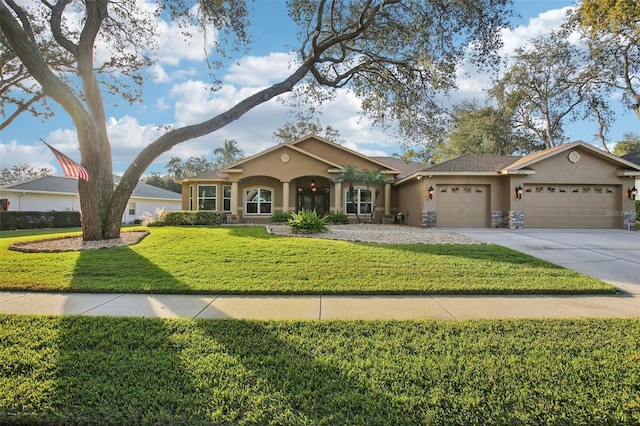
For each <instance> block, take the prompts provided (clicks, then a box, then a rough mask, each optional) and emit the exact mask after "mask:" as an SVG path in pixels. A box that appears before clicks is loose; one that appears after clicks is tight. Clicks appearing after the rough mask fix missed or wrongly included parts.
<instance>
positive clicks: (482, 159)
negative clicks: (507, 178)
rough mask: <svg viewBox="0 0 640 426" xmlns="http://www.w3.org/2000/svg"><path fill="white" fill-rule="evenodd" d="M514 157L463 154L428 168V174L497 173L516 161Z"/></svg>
mask: <svg viewBox="0 0 640 426" xmlns="http://www.w3.org/2000/svg"><path fill="white" fill-rule="evenodd" d="M519 159H520V157H518V156H514V155H479V154H463V155H461V156H460V157H456V158H454V159H451V160H448V161H445V162H443V163H440V164H436V165H435V166H431V167H429V169H428V170H429V171H430V172H452V173H454V172H472V173H473V172H477V173H481V172H498V171H499V170H502V169H504V168H505V167H507V166H509V165H511V164H513V163H515V162H516V161H518V160H519Z"/></svg>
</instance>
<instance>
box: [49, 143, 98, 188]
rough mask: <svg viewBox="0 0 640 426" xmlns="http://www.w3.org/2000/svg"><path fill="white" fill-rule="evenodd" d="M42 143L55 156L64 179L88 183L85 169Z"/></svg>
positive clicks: (87, 174) (87, 173)
mask: <svg viewBox="0 0 640 426" xmlns="http://www.w3.org/2000/svg"><path fill="white" fill-rule="evenodd" d="M40 140H42V139H40ZM42 142H43V143H44V144H45V145H46V146H48V147H49V149H50V150H51V152H53V155H55V156H56V159H57V160H58V162H59V163H60V167H62V172H63V173H64V175H65V176H66V177H77V178H78V179H82V180H86V181H87V182H89V172H88V171H87V169H85V168H84V167H82V166H81V165H80V164H78V163H76V162H75V161H73V160H72V159H71V158H69V157H67V156H66V155H64V154H63V153H61V152H60V151H58V150H57V149H55V148H54V147H52V146H51V145H49V144H48V143H46V142H45V141H42Z"/></svg>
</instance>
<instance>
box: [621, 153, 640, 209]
mask: <svg viewBox="0 0 640 426" xmlns="http://www.w3.org/2000/svg"><path fill="white" fill-rule="evenodd" d="M620 158H622V159H623V160H627V161H629V162H631V163H633V164H637V165H638V166H640V151H636V152H632V153H630V154H626V155H623V156H622V157H620ZM636 189H638V190H640V176H637V177H636ZM637 199H638V200H640V198H637Z"/></svg>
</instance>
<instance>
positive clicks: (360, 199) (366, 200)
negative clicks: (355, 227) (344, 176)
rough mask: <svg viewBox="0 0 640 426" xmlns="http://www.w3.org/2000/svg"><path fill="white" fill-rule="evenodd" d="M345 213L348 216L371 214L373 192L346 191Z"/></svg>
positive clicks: (362, 190)
mask: <svg viewBox="0 0 640 426" xmlns="http://www.w3.org/2000/svg"><path fill="white" fill-rule="evenodd" d="M344 199H345V209H344V210H345V211H346V212H347V214H356V215H360V214H363V215H364V214H371V209H372V203H371V191H367V190H366V189H354V190H353V191H349V190H346V191H345V193H344Z"/></svg>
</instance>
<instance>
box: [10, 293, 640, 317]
mask: <svg viewBox="0 0 640 426" xmlns="http://www.w3.org/2000/svg"><path fill="white" fill-rule="evenodd" d="M0 312H1V313H12V314H49V315H91V316H98V315H109V316H134V317H159V318H178V317H182V318H217V319H232V318H236V319H260V320H267V319H287V320H335V319H344V320H356V319H358V320H372V319H399V320H400V319H438V320H466V319H472V318H581V317H640V296H636V295H629V294H626V295H625V294H617V295H611V296H548V295H531V296H229V295H225V296H213V295H166V294H156V295H152V294H88V293H20V292H0Z"/></svg>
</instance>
